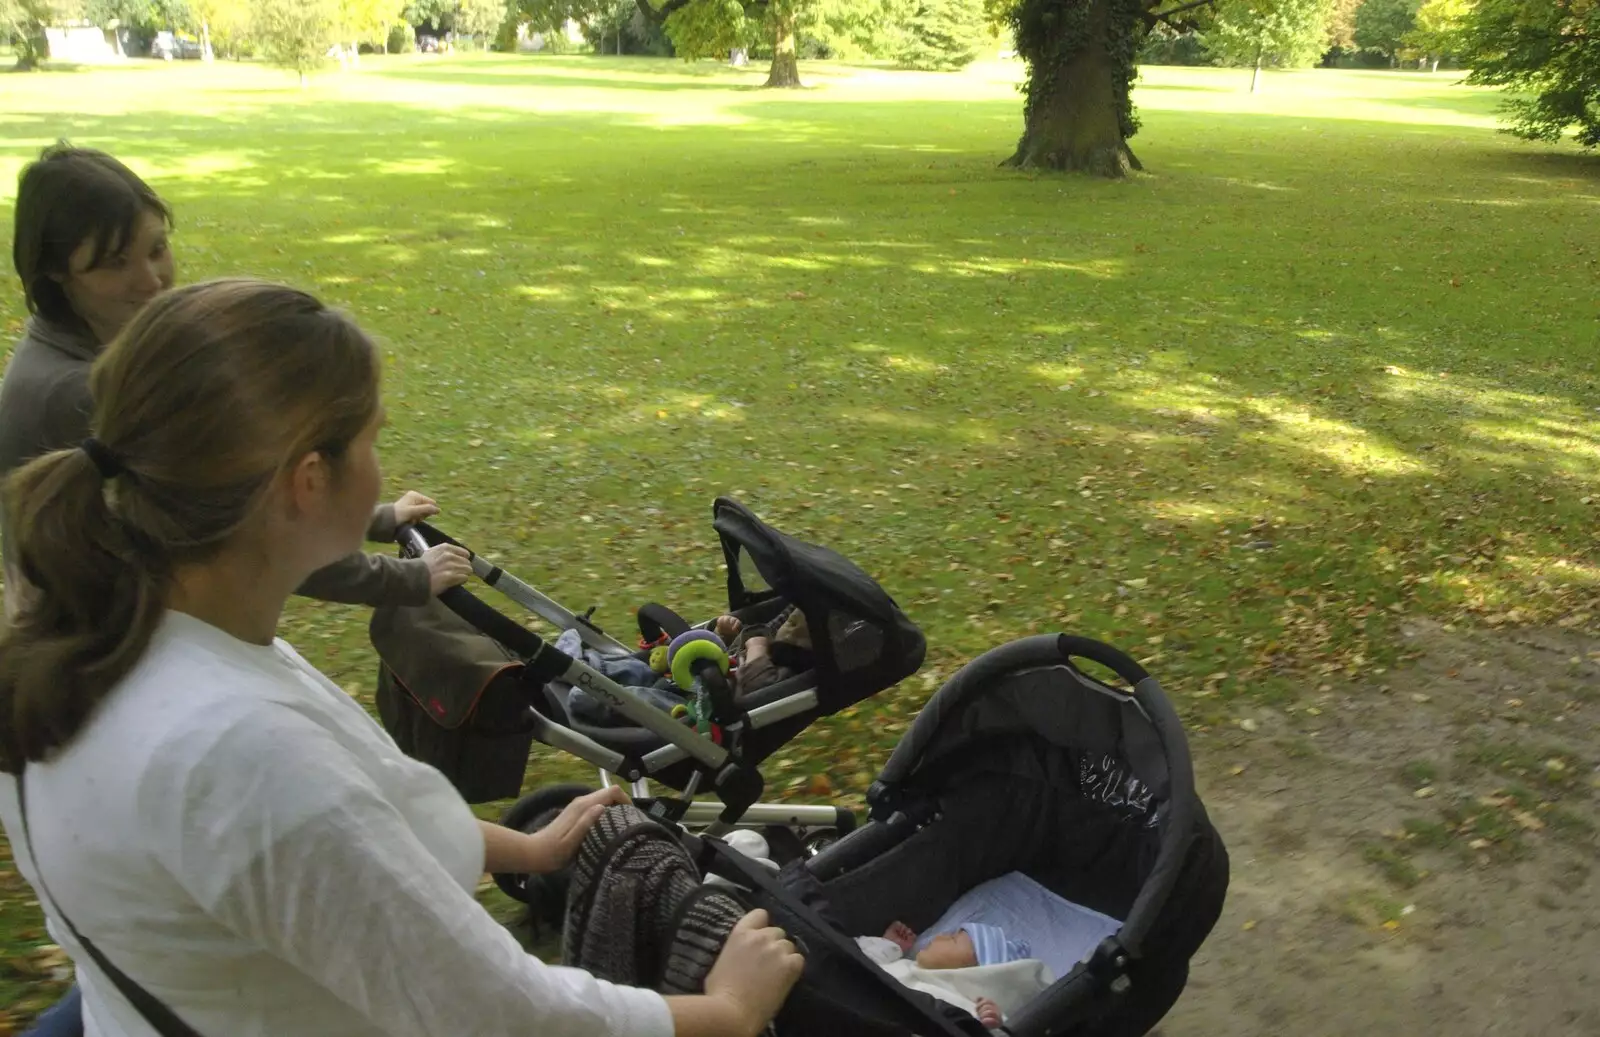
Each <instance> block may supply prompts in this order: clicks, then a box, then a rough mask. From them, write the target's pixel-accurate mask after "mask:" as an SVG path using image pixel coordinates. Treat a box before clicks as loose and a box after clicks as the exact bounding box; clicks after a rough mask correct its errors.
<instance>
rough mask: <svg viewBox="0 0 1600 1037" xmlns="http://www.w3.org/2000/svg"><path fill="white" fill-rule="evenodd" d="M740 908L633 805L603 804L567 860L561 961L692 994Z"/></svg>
mask: <svg viewBox="0 0 1600 1037" xmlns="http://www.w3.org/2000/svg"><path fill="white" fill-rule="evenodd" d="M745 910H746V909H745V908H744V907H743V905H741V904H740V903H739V901H738V900H737V899H736V898H735V897H734V896H732V895H731V894H729V893H728V892H727V891H726V890H723V889H716V888H714V887H706V886H702V885H701V884H700V873H699V871H698V870H696V868H695V866H694V862H693V861H692V860H690V858H689V854H688V853H687V852H686V851H685V850H684V848H683V847H682V845H680V844H679V842H678V840H677V839H675V838H674V837H673V836H672V834H671V833H670V832H668V831H667V830H666V829H665V828H663V827H662V826H661V825H660V824H658V823H656V822H655V821H654V820H652V819H651V818H649V817H648V816H646V815H645V814H644V812H643V811H641V810H639V809H638V808H637V807H633V806H613V807H607V808H606V810H605V811H604V813H602V814H601V815H600V820H599V821H598V822H596V823H595V826H594V828H593V829H591V830H590V832H589V834H588V835H587V836H585V837H584V840H583V844H582V845H581V846H580V847H579V848H578V855H577V857H576V859H575V860H574V861H573V865H572V886H571V890H570V893H569V895H568V900H567V924H566V934H565V946H564V949H563V954H562V960H563V962H564V963H565V964H567V965H571V966H574V967H576V968H581V969H583V970H585V971H587V972H589V973H591V974H593V975H595V976H598V977H600V978H601V979H605V980H609V981H611V982H613V983H621V984H624V985H627V986H635V987H651V988H653V989H656V990H660V991H661V992H662V993H664V994H698V993H700V992H702V991H703V990H704V988H705V979H706V974H707V973H709V972H710V971H711V966H712V964H713V963H714V962H715V961H716V958H717V954H718V953H719V952H720V951H721V950H722V945H723V944H724V943H725V942H727V939H728V933H729V932H731V931H732V929H733V927H734V925H735V924H737V923H738V921H739V919H740V918H742V917H744V914H745Z"/></svg>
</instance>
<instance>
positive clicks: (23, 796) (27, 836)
mask: <svg viewBox="0 0 1600 1037" xmlns="http://www.w3.org/2000/svg"><path fill="white" fill-rule="evenodd" d="M17 808H18V810H19V811H20V812H21V814H22V839H23V841H24V842H26V843H27V844H28V856H29V858H31V859H32V861H33V872H34V874H35V875H37V876H38V879H39V892H40V894H42V895H43V897H44V899H45V900H46V901H48V902H49V904H50V906H51V907H53V908H55V911H56V917H57V918H59V919H61V922H62V924H63V925H65V926H66V927H67V931H68V932H70V933H71V934H72V938H73V939H74V940H76V941H78V945H79V946H81V947H82V948H83V950H84V953H85V954H87V955H89V957H90V958H91V959H92V960H93V961H94V963H95V965H96V966H97V967H98V968H99V969H100V971H101V972H103V973H105V974H106V976H107V977H108V978H109V979H110V980H111V982H112V983H113V984H114V985H115V986H116V988H117V990H118V992H119V993H121V994H122V996H123V997H125V998H127V999H128V1003H129V1004H131V1005H133V1007H134V1008H135V1009H136V1010H137V1011H138V1012H139V1014H140V1015H141V1016H143V1017H144V1021H145V1022H147V1023H149V1024H150V1026H151V1027H152V1028H153V1029H154V1030H155V1031H156V1033H158V1034H160V1035H161V1037H200V1034H199V1033H197V1032H196V1031H195V1030H194V1028H193V1027H191V1026H190V1025H189V1024H188V1023H186V1022H184V1021H183V1020H182V1019H179V1018H178V1016H177V1014H176V1013H175V1012H173V1011H172V1009H170V1008H168V1007H167V1006H166V1005H165V1004H163V1003H162V1002H161V1000H160V999H159V998H157V997H156V996H155V995H154V994H152V993H150V991H148V990H146V989H145V988H144V987H141V986H140V985H139V984H137V983H135V982H134V981H133V980H132V979H130V978H129V977H128V974H127V973H125V972H123V971H122V970H121V969H119V968H117V967H116V966H115V965H113V964H111V962H110V961H108V960H106V956H105V955H104V954H101V953H100V949H99V948H98V947H96V946H95V945H94V944H92V943H90V942H89V940H88V939H87V938H86V937H85V936H84V935H83V934H82V933H80V932H78V927H77V926H75V925H73V924H72V919H70V918H68V917H67V915H66V912H64V911H62V910H61V905H60V904H59V903H57V902H56V899H55V897H53V896H51V895H50V890H49V889H47V888H45V884H44V869H43V868H41V867H39V854H38V853H37V852H36V851H35V850H34V847H33V833H32V832H30V831H29V830H28V768H27V765H23V768H22V770H21V772H20V773H18V774H17Z"/></svg>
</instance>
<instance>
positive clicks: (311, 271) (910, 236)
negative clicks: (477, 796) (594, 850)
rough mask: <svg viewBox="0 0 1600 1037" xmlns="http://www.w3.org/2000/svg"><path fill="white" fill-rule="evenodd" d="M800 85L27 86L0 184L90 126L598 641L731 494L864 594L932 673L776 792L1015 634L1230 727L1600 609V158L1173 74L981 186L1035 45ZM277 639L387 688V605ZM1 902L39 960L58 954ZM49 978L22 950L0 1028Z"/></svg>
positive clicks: (133, 81) (474, 63) (322, 619)
mask: <svg viewBox="0 0 1600 1037" xmlns="http://www.w3.org/2000/svg"><path fill="white" fill-rule="evenodd" d="M807 75H808V77H809V80H810V82H811V83H812V84H813V89H811V90H807V91H802V92H794V93H785V94H773V93H766V92H762V91H760V90H758V89H756V85H757V84H759V82H760V81H761V73H760V72H759V71H755V72H749V73H743V72H734V71H731V70H727V69H724V68H721V67H720V66H714V65H711V64H703V65H695V66H685V65H682V64H679V63H672V62H652V61H643V60H637V61H636V60H628V59H596V58H547V59H533V58H511V57H471V58H459V59H448V60H432V59H422V58H404V59H400V58H396V59H387V60H385V59H381V58H380V59H370V60H368V61H367V62H366V64H365V67H364V68H363V69H362V70H361V71H360V72H357V73H349V74H329V75H327V76H324V77H321V78H319V79H317V80H315V81H314V83H313V85H312V86H311V88H310V89H308V90H306V91H304V92H302V91H299V90H297V89H296V88H295V87H294V86H293V83H292V79H291V78H290V77H286V76H283V75H279V74H277V73H273V72H270V71H268V70H265V69H261V68H257V67H253V66H232V65H228V64H226V63H222V64H218V65H216V66H214V67H211V68H206V67H202V66H199V65H198V64H181V63H180V64H177V65H175V66H172V67H165V66H157V65H156V64H155V63H147V64H139V65H132V66H129V67H128V68H126V69H124V70H114V71H94V72H74V73H50V74H42V75H34V76H3V77H0V131H3V132H0V185H4V186H0V192H4V191H9V185H10V184H11V183H12V182H13V175H14V173H15V171H16V169H18V168H19V167H20V166H21V164H22V163H23V162H24V161H26V160H27V159H28V158H29V157H30V156H31V155H33V154H35V153H36V152H37V150H38V149H39V147H41V146H42V145H44V144H46V143H49V142H51V141H53V140H55V139H56V138H58V137H63V136H65V137H70V138H71V139H73V140H75V141H77V142H79V143H83V144H90V145H96V146H100V147H104V148H107V149H109V150H112V151H114V152H116V153H117V154H119V155H121V156H122V157H124V158H125V159H127V160H129V161H130V163H131V164H133V165H134V166H135V167H136V168H137V169H139V170H140V171H141V172H143V173H144V174H146V175H147V176H148V177H149V178H150V179H151V181H152V182H153V183H154V184H155V185H156V186H157V188H158V189H159V190H160V191H162V192H163V194H164V195H166V196H167V197H168V198H169V199H170V200H171V201H172V203H173V205H174V208H175V211H176V213H177V218H178V234H177V237H176V247H177V249H178V256H179V261H180V276H181V277H182V278H183V279H185V280H192V279H197V278H201V277H207V276H214V275H221V274H240V273H251V274H258V275H262V276H267V277H274V278H281V279H286V280H290V281H293V282H295V283H298V284H301V285H305V286H308V287H312V288H314V289H316V290H318V291H320V292H321V293H322V294H323V295H325V296H326V297H328V298H330V299H332V300H334V301H336V302H338V303H339V304H341V305H344V306H347V307H349V308H350V309H351V310H352V311H354V312H355V313H356V314H357V315H358V317H359V318H360V319H361V320H362V321H363V323H365V324H366V325H367V326H368V327H370V328H371V329H372V330H373V331H375V332H377V333H378V334H380V335H381V336H382V337H383V338H384V340H385V342H386V345H387V351H388V366H387V371H386V379H387V384H386V391H387V395H388V402H389V406H390V414H391V430H390V431H389V432H388V433H387V434H386V440H385V443H384V448H383V449H384V459H385V463H386V466H387V469H388V473H389V480H390V485H391V487H392V489H393V490H394V491H396V492H398V491H399V490H400V489H401V488H403V487H416V488H418V489H423V490H426V491H428V492H430V493H432V494H434V495H435V496H437V497H439V498H440V499H441V500H442V501H443V503H444V506H445V508H446V514H445V516H444V517H443V519H442V520H441V521H442V524H443V525H444V526H445V528H447V529H448V530H450V531H451V532H452V533H455V534H456V535H458V536H459V537H461V538H463V539H464V540H466V541H467V542H468V543H469V544H471V545H473V546H475V547H476V548H478V549H479V550H480V551H482V552H484V553H485V554H487V555H488V556H489V557H491V558H494V559H496V560H498V561H500V562H503V563H504V564H506V565H507V566H509V567H510V568H511V569H512V570H513V571H515V572H517V573H518V574H519V575H522V576H524V577H525V578H528V579H530V580H532V581H533V582H535V583H536V584H538V585H540V586H541V587H542V588H543V589H545V590H546V591H548V592H550V593H552V594H554V595H555V596H556V597H558V598H559V599H562V600H564V601H567V602H568V603H569V604H572V605H575V606H578V607H580V608H584V607H587V606H589V605H598V606H599V611H598V613H597V616H598V618H599V619H600V620H601V621H602V622H608V623H609V624H610V625H612V626H614V627H616V628H625V627H627V626H628V624H629V622H630V618H629V615H628V610H629V608H630V607H631V606H635V605H637V604H638V603H640V602H642V601H647V600H662V601H666V602H668V603H670V604H672V605H674V606H675V607H677V608H678V609H679V610H680V611H681V612H684V613H692V614H695V615H701V614H706V613H709V612H711V611H712V610H714V609H716V608H717V607H718V606H719V604H720V602H719V600H718V594H719V589H720V586H721V576H720V574H719V572H718V571H717V565H718V561H719V554H718V552H717V551H716V550H715V545H714V542H713V536H712V532H711V529H710V526H709V522H708V518H709V508H710V503H711V499H712V497H713V496H715V495H716V494H718V493H732V494H734V495H737V496H739V497H741V498H743V499H744V500H745V501H747V502H748V503H749V504H750V505H751V506H753V507H754V508H755V509H756V510H757V511H758V512H759V513H760V514H762V515H764V516H766V517H767V518H768V519H770V520H771V521H773V522H774V523H775V524H777V525H778V526H779V527H780V528H784V529H787V530H790V531H793V532H795V533H797V534H799V535H802V536H805V537H808V538H810V539H813V540H816V541H819V542H821V543H825V544H828V545H830V546H832V547H835V548H837V549H838V550H840V551H842V552H844V553H845V554H846V555H848V556H850V557H852V558H854V559H855V560H857V561H858V562H859V563H860V564H862V565H863V566H864V567H865V568H866V569H868V570H869V571H870V572H873V573H874V574H876V575H877V576H879V577H880V578H881V579H882V581H883V583H884V584H885V585H886V586H887V587H888V588H889V590H890V591H891V592H892V593H893V594H895V595H896V597H897V598H898V600H899V601H900V602H901V603H902V605H903V606H904V607H905V608H906V609H907V610H908V611H909V612H910V614H911V615H912V616H913V617H914V618H915V619H916V620H917V621H918V622H919V623H921V624H922V625H923V627H924V628H925V629H926V631H927V632H928V635H929V639H930V644H931V654H930V661H929V664H928V666H927V667H926V669H925V672H924V675H921V676H919V677H917V678H913V679H912V680H910V681H908V682H907V683H906V684H905V685H904V686H903V687H902V688H901V689H899V690H897V691H895V692H893V693H890V694H886V695H883V696H880V697H879V698H878V699H876V700H874V701H872V702H870V703H867V704H864V705H863V706H862V707H860V708H859V709H858V710H856V711H853V712H852V713H850V714H849V715H846V716H843V717H840V718H837V719H835V720H832V721H829V722H827V723H825V724H823V725H820V726H819V728H818V729H817V730H814V731H812V732H811V733H809V734H808V735H807V736H806V737H805V738H804V739H803V740H802V742H801V744H799V745H797V747H796V748H795V749H794V751H793V752H791V753H788V754H786V755H785V757H784V759H783V760H782V761H781V766H780V765H778V764H775V765H774V767H773V768H772V774H771V781H772V784H773V785H774V786H775V787H777V788H778V789H779V790H780V791H783V792H786V793H787V792H791V791H792V792H796V793H798V792H804V791H806V790H808V789H809V790H813V791H820V790H822V789H834V790H837V791H838V792H840V793H842V794H858V793H859V792H860V790H861V788H862V787H863V784H864V782H865V781H866V780H867V778H869V777H870V775H871V774H872V773H873V771H874V769H875V767H876V765H877V764H878V763H879V762H880V761H881V758H882V753H883V751H884V749H885V748H886V747H887V746H889V745H890V744H892V743H893V741H894V740H895V739H896V738H897V737H898V733H899V732H900V731H901V730H903V729H904V725H905V724H906V722H907V721H908V719H909V717H910V716H911V715H912V714H913V712H914V711H915V709H916V708H917V706H918V705H919V704H920V702H921V701H922V699H923V698H924V697H925V695H926V694H927V692H928V690H930V689H931V688H932V687H934V686H936V684H937V683H938V681H939V680H940V679H941V678H942V677H944V676H947V675H948V674H949V673H950V672H951V671H952V670H953V669H954V668H955V667H956V666H957V665H959V664H960V663H961V662H963V661H965V660H966V659H968V658H971V657H972V656H973V655H974V654H976V653H978V652H980V651H982V650H983V649H985V648H987V647H990V646H992V645H995V644H997V643H1000V642H1002V641H1004V640H1007V639H1009V638H1011V637H1013V636H1016V635H1019V634H1025V633H1033V632H1037V631H1043V630H1053V629H1060V628H1069V629H1071V630H1074V631H1076V632H1081V633H1086V634H1090V635H1094V636H1098V637H1102V638H1107V639H1110V640H1112V641H1115V642H1117V643H1120V644H1122V645H1125V646H1127V647H1129V648H1130V649H1131V650H1133V651H1134V652H1136V653H1137V654H1138V655H1140V656H1141V657H1142V658H1144V659H1146V660H1148V662H1149V665H1150V666H1151V667H1152V668H1153V669H1154V671H1155V672H1156V673H1158V674H1159V675H1160V676H1161V677H1162V679H1163V681H1164V682H1166V684H1167V686H1168V687H1169V688H1170V689H1172V690H1174V691H1175V692H1177V693H1178V694H1179V696H1180V701H1181V702H1182V703H1183V704H1184V708H1185V709H1186V711H1187V712H1188V714H1189V715H1190V717H1191V719H1194V720H1196V721H1198V722H1201V723H1204V722H1223V721H1226V720H1228V719H1229V718H1230V717H1231V715H1232V712H1231V706H1230V703H1231V702H1232V701H1233V700H1235V699H1236V698H1238V697H1240V696H1246V697H1250V698H1253V699H1259V698H1265V699H1269V700H1277V699H1284V698H1287V697H1292V696H1293V695H1295V694H1297V693H1298V692H1299V691H1300V690H1301V689H1307V690H1309V689H1311V688H1315V687H1316V686H1317V685H1318V684H1319V683H1320V682H1321V681H1323V680H1324V679H1327V678H1328V677H1330V676H1331V675H1338V674H1354V675H1359V674H1361V673H1362V672H1364V671H1365V670H1366V669H1367V668H1369V667H1375V666H1388V665H1391V664H1392V663H1394V662H1395V661H1396V660H1397V659H1398V657H1399V655H1400V649H1399V648H1398V639H1397V637H1396V636H1395V635H1396V629H1397V625H1398V623H1399V621H1400V617H1401V616H1403V615H1406V614H1418V613H1420V614H1429V615H1433V616H1437V617H1442V618H1444V619H1447V620H1466V621H1476V620H1482V621H1485V622H1492V623H1496V624H1517V623H1535V622H1547V621H1553V620H1564V621H1567V622H1569V623H1571V624H1573V625H1577V626H1582V627H1589V628H1593V626H1594V625H1595V620H1594V617H1593V615H1592V614H1591V610H1592V601H1593V595H1594V593H1595V591H1596V589H1597V583H1600V571H1597V569H1596V568H1595V563H1594V553H1593V552H1594V548H1595V532H1594V530H1595V528H1596V524H1595V518H1596V516H1597V515H1600V505H1597V504H1596V503H1595V502H1596V501H1600V466H1597V465H1596V464H1595V453H1596V445H1597V443H1600V421H1597V418H1600V413H1597V408H1600V385H1597V372H1596V359H1595V358H1596V356H1597V355H1600V353H1597V350H1596V346H1597V345H1600V322H1597V321H1600V308H1597V304H1596V301H1595V300H1596V299H1597V298H1600V245H1597V244H1596V239H1595V236H1594V234H1593V232H1592V228H1593V226H1594V222H1595V219H1596V217H1597V216H1600V164H1597V163H1596V161H1595V160H1593V159H1592V158H1585V157H1583V156H1580V155H1578V154H1576V153H1574V152H1572V151H1569V150H1563V149H1551V148H1543V147H1531V146H1527V145H1522V144H1519V143H1517V142H1515V141H1512V140H1510V139H1508V138H1505V137H1503V136H1500V135H1497V134H1496V133H1495V132H1494V122H1493V109H1494V104H1495V98H1494V96H1493V95H1492V94H1487V93H1484V92H1481V91H1476V90H1471V89H1467V88H1464V87H1461V86H1458V85H1456V84H1455V83H1454V82H1453V80H1452V78H1451V77H1450V76H1449V75H1446V74H1441V75H1436V76H1429V75H1425V74H1409V73H1376V72H1374V73H1366V72H1342V73H1335V72H1305V73H1274V74H1270V75H1268V76H1267V77H1266V83H1265V89H1264V92H1263V93H1261V94H1258V95H1251V94H1249V93H1248V92H1247V84H1248V76H1247V74H1245V73H1242V72H1237V71H1221V70H1191V69H1186V70H1179V69H1149V70H1147V71H1146V73H1145V77H1144V80H1143V82H1142V84H1141V85H1140V87H1139V89H1138V94H1137V101H1138V104H1139V106H1140V111H1141V114H1142V117H1143V120H1144V129H1143V132H1142V133H1141V134H1140V136H1139V137H1138V138H1137V139H1136V140H1135V141H1134V146H1135V149H1136V151H1137V152H1138V154H1139V156H1140V158H1141V159H1142V160H1143V161H1144V162H1145V164H1146V165H1147V167H1148V168H1149V170H1150V175H1149V176H1147V177H1141V178H1139V179H1136V180H1134V181H1132V182H1128V183H1100V182H1091V181H1086V180H1079V179H1062V178H1054V177H1035V176H1028V175H1019V174H1016V173H1013V172H1008V171H1004V170H1000V169H998V168H996V163H997V162H998V161H999V160H1000V159H1002V158H1004V157H1005V156H1006V155H1007V154H1008V152H1009V149H1010V147H1011V146H1012V145H1013V144H1014V142H1015V139H1016V136H1017V133H1018V131H1019V129H1020V99H1019V97H1018V95H1017V93H1016V90H1015V84H1016V80H1017V77H1018V68H1017V66H1015V65H1012V64H990V65H984V66H980V67H978V68H976V69H974V70H973V71H971V72H970V73H967V74H964V75H959V76H939V75H918V74H909V73H893V72H888V71H885V70H882V69H878V68H873V67H850V66H839V65H835V66H828V65H810V66H808V67H807ZM84 113H93V114H84ZM7 197H8V196H7ZM3 200H5V199H3V198H0V201H3ZM8 218H9V213H7V214H6V215H5V216H0V224H3V221H5V220H7V219H8ZM0 231H3V232H4V233H6V234H7V235H9V225H0ZM0 300H3V301H0V329H3V330H6V331H7V332H8V333H10V334H13V335H14V334H15V332H16V331H17V330H19V329H20V324H21V317H22V314H21V312H20V305H19V302H18V299H17V294H16V293H15V292H7V293H4V294H3V296H0ZM286 635H287V636H288V637H289V639H290V640H291V641H292V642H294V643H295V644H296V645H297V646H299V647H300V648H301V649H302V650H303V651H305V652H306V654H307V655H308V657H309V658H310V659H312V661H314V662H315V663H317V664H318V665H320V666H322V667H324V668H325V669H326V670H327V671H328V672H329V673H330V674H332V675H334V676H335V678H336V679H338V680H339V681H340V682H341V683H342V684H343V685H345V686H346V687H347V688H349V689H350V690H351V691H352V692H353V693H355V694H357V695H359V696H365V695H368V694H370V692H371V689H372V685H373V679H372V671H373V660H372V656H371V653H370V652H369V651H368V650H367V649H366V648H365V616H364V615H363V614H362V613H361V612H359V611H358V610H350V609H343V608H337V607H334V606H323V605H316V604H309V603H301V604H298V605H296V606H295V607H294V608H293V610H292V612H291V615H290V616H289V618H288V621H287V624H286ZM1218 674H1223V675H1225V676H1217V675H1218ZM574 773H577V774H580V775H581V774H582V773H583V772H582V771H581V770H580V769H577V768H575V767H573V766H572V765H570V763H567V762H562V761H558V760H553V759H550V758H548V757H544V758H541V762H540V764H539V765H538V766H536V768H535V771H534V774H533V777H532V778H531V779H530V780H534V781H537V780H540V779H548V778H550V777H552V776H556V775H560V776H563V777H565V776H568V775H571V774H574ZM0 881H3V882H5V883H7V885H6V887H5V889H6V891H7V893H8V896H9V899H8V900H6V901H5V910H4V912H3V914H0V931H3V933H4V934H5V935H3V936H0V944H3V951H4V954H3V955H0V956H4V957H9V958H11V959H13V960H14V959H16V958H18V957H19V956H20V954H21V951H22V949H23V948H25V947H29V946H34V945H36V944H37V943H38V942H39V941H40V940H41V939H42V934H40V933H39V932H38V931H37V929H36V928H33V927H34V926H35V925H36V922H35V921H34V919H35V918H36V915H34V914H33V913H32V912H31V910H30V909H27V908H26V907H25V906H24V905H19V901H20V900H21V899H22V898H24V893H23V891H22V887H21V884H20V882H19V881H18V880H17V879H16V878H15V876H10V877H0ZM25 988H31V989H35V990H37V989H40V987H39V984H38V983H37V982H35V981H31V980H26V981H25V980H21V979H18V978H16V977H14V976H11V975H10V974H9V973H6V972H4V971H3V970H0V1004H3V1003H5V1002H6V1000H7V999H8V998H9V999H12V1000H15V999H16V998H17V996H18V995H19V992H20V991H21V990H23V989H25Z"/></svg>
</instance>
